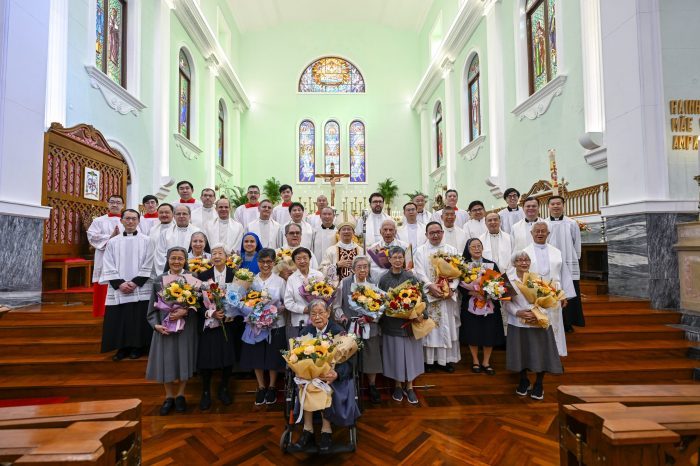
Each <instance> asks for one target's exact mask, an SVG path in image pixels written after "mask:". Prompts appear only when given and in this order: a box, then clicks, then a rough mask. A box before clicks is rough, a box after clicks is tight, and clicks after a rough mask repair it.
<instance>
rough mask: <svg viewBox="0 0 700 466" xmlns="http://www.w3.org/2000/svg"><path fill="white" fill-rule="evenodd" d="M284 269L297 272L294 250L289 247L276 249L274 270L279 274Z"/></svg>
mask: <svg viewBox="0 0 700 466" xmlns="http://www.w3.org/2000/svg"><path fill="white" fill-rule="evenodd" d="M282 270H289V271H290V272H295V271H296V270H297V266H296V264H295V263H294V261H292V250H291V249H289V248H279V249H275V268H274V269H273V271H274V272H275V273H277V274H278V275H279V273H280V272H281V271H282Z"/></svg>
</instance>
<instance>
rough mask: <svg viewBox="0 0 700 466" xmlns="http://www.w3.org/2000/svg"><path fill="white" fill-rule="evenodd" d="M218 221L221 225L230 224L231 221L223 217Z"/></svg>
mask: <svg viewBox="0 0 700 466" xmlns="http://www.w3.org/2000/svg"><path fill="white" fill-rule="evenodd" d="M218 220H219V221H220V222H221V223H228V221H229V219H228V218H221V217H219V218H218Z"/></svg>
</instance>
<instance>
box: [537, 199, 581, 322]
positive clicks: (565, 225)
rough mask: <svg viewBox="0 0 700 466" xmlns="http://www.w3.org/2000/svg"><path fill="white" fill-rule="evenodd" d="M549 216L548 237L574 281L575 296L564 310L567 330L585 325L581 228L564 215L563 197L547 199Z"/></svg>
mask: <svg viewBox="0 0 700 466" xmlns="http://www.w3.org/2000/svg"><path fill="white" fill-rule="evenodd" d="M547 207H548V209H549V218H548V219H547V220H546V221H547V224H548V225H549V239H548V240H547V241H548V242H549V243H550V244H551V245H552V246H554V247H556V248H557V249H559V250H560V251H561V255H562V258H563V259H564V266H565V267H566V268H568V269H569V273H570V274H571V279H572V280H573V282H574V289H575V290H576V297H575V298H573V299H570V300H569V305H568V306H567V307H566V309H565V310H564V328H565V329H566V331H567V332H573V331H574V327H573V326H574V325H576V326H577V327H585V325H586V321H585V319H584V317H583V307H582V303H581V288H580V286H579V281H580V280H581V269H580V267H579V260H581V229H580V228H579V226H578V223H577V222H576V220H574V219H572V218H571V217H567V216H566V215H564V198H563V197H561V196H552V197H550V198H549V200H548V201H547Z"/></svg>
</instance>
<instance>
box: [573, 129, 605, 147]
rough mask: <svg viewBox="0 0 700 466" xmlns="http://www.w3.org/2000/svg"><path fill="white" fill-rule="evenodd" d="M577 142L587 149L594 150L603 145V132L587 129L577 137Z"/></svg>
mask: <svg viewBox="0 0 700 466" xmlns="http://www.w3.org/2000/svg"><path fill="white" fill-rule="evenodd" d="M578 143H579V144H581V147H583V148H584V149H588V150H596V149H598V148H599V147H603V133H602V132H597V131H588V132H586V133H583V134H582V135H581V136H579V137H578Z"/></svg>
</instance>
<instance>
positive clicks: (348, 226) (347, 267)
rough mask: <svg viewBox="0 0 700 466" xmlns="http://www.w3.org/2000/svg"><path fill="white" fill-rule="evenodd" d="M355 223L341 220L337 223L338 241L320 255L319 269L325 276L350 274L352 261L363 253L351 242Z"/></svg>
mask: <svg viewBox="0 0 700 466" xmlns="http://www.w3.org/2000/svg"><path fill="white" fill-rule="evenodd" d="M354 233H355V225H353V224H352V223H350V222H343V223H341V224H340V225H338V236H339V239H338V242H337V243H335V244H334V245H332V246H329V247H328V248H327V249H326V250H325V251H324V253H323V256H321V257H322V258H323V259H322V261H321V267H320V270H321V271H322V272H324V273H325V274H326V276H330V277H337V278H338V279H340V280H342V279H343V278H346V277H349V276H350V275H352V261H353V260H355V258H356V257H357V256H361V255H363V254H364V251H363V250H362V248H361V247H360V246H359V245H357V244H356V243H354V242H353V240H352V239H353V234H354Z"/></svg>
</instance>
